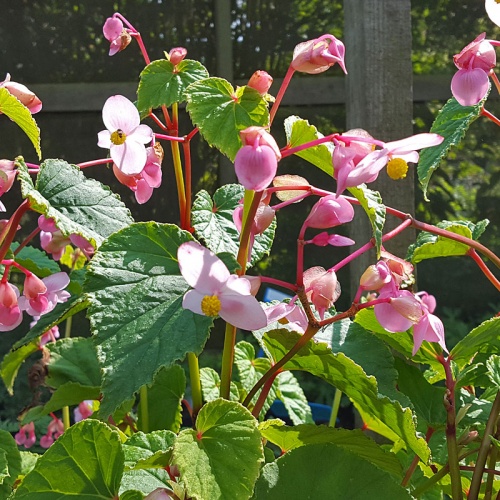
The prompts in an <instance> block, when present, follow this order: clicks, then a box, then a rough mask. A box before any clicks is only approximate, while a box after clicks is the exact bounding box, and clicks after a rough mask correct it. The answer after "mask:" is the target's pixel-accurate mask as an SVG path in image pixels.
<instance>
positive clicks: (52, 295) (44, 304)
mask: <svg viewBox="0 0 500 500" xmlns="http://www.w3.org/2000/svg"><path fill="white" fill-rule="evenodd" d="M40 281H41V282H42V283H43V285H44V286H45V291H44V292H40V293H38V294H36V295H35V294H34V292H33V290H32V289H31V288H30V289H29V293H28V295H25V296H22V297H19V307H20V308H21V310H23V311H26V312H27V313H28V314H30V315H31V316H34V317H38V316H42V315H43V314H47V313H48V312H50V311H52V309H54V307H56V305H57V303H59V302H66V301H67V300H68V298H69V296H70V293H69V292H66V291H65V290H64V288H66V287H67V286H68V285H69V281H70V280H69V276H68V275H67V274H66V273H65V272H60V273H55V274H51V275H50V276H47V277H46V278H43V279H42V280H40ZM32 292H33V293H32Z"/></svg>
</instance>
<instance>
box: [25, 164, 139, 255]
mask: <svg viewBox="0 0 500 500" xmlns="http://www.w3.org/2000/svg"><path fill="white" fill-rule="evenodd" d="M17 165H18V178H19V180H20V182H21V192H22V195H23V197H24V198H27V199H29V200H30V204H31V208H32V209H33V210H34V211H35V212H39V213H41V214H43V215H45V217H48V218H52V219H54V220H55V223H56V225H57V227H58V228H59V229H60V230H61V232H62V233H63V234H64V235H65V236H69V235H70V234H79V235H80V236H83V237H84V238H86V239H87V240H89V241H90V242H91V243H92V244H93V245H94V246H96V245H97V246H99V245H100V244H101V243H102V241H103V240H104V238H107V237H108V236H109V235H110V234H112V233H114V232H115V231H118V230H119V229H122V228H124V227H125V226H128V225H129V224H131V223H132V222H133V219H132V217H131V215H130V212H129V210H128V209H127V207H126V206H125V205H124V204H123V203H122V201H121V200H120V198H119V197H118V196H117V195H116V194H114V193H113V192H112V191H111V190H110V189H109V188H108V187H106V186H104V185H103V184H101V183H100V182H98V181H96V180H94V179H87V178H86V177H85V176H84V175H83V173H82V172H81V171H80V169H79V168H78V167H77V166H76V165H70V164H69V163H66V162H65V161H64V160H46V161H44V162H43V163H42V164H41V165H40V172H39V174H38V177H37V181H36V185H35V186H33V183H32V181H31V177H30V174H29V173H28V169H27V167H26V164H25V163H24V161H22V159H19V158H18V159H17Z"/></svg>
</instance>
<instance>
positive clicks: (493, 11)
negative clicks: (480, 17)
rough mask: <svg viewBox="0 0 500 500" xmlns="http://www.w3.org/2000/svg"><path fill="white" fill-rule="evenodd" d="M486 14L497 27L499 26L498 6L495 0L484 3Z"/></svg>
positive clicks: (499, 10)
mask: <svg viewBox="0 0 500 500" xmlns="http://www.w3.org/2000/svg"><path fill="white" fill-rule="evenodd" d="M484 7H485V9H486V14H488V17H489V18H490V19H491V21H492V22H494V23H495V24H496V25H497V26H500V4H499V3H498V2H497V0H486V1H485V2H484Z"/></svg>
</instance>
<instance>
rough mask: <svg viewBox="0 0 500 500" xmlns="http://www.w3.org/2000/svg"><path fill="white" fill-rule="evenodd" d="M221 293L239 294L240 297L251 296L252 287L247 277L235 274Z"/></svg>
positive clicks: (230, 277)
mask: <svg viewBox="0 0 500 500" xmlns="http://www.w3.org/2000/svg"><path fill="white" fill-rule="evenodd" d="M221 293H223V294H228V295H231V294H235V293H236V294H238V295H251V285H250V281H248V280H247V279H246V278H245V277H239V276H236V275H235V274H232V275H231V276H229V279H228V280H227V281H226V284H225V285H224V287H223V289H222V291H221Z"/></svg>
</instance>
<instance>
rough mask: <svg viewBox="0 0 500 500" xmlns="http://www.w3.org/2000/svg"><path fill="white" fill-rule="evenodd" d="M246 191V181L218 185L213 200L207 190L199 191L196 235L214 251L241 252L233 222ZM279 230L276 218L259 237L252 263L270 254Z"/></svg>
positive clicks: (254, 245)
mask: <svg viewBox="0 0 500 500" xmlns="http://www.w3.org/2000/svg"><path fill="white" fill-rule="evenodd" d="M244 194H245V188H244V187H243V186H242V185H240V184H226V185H224V186H222V187H221V188H219V189H217V191H216V192H215V193H214V199H213V201H212V199H211V198H210V195H209V194H208V193H207V192H206V191H200V192H199V193H198V194H197V195H196V198H195V200H194V203H193V211H192V223H193V227H194V229H195V231H196V235H197V236H198V237H199V238H200V239H202V240H203V241H204V242H205V244H206V246H207V247H208V248H209V249H210V250H212V252H214V253H216V254H218V253H221V252H228V253H230V254H231V255H233V256H234V257H236V256H237V255H238V249H239V241H240V233H239V232H238V230H237V229H236V226H235V224H234V222H233V212H234V209H235V208H236V207H237V206H238V205H239V202H240V200H241V199H242V198H243V196H244ZM275 231H276V218H274V220H273V222H272V223H271V225H270V226H269V227H268V228H267V229H266V230H265V231H264V232H263V233H262V234H261V235H258V236H256V237H255V241H254V244H253V248H252V258H251V260H250V265H251V266H253V265H254V264H256V263H257V262H258V261H259V260H261V259H262V258H263V257H264V255H268V254H269V252H270V251H271V246H272V244H273V240H274V234H275Z"/></svg>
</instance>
